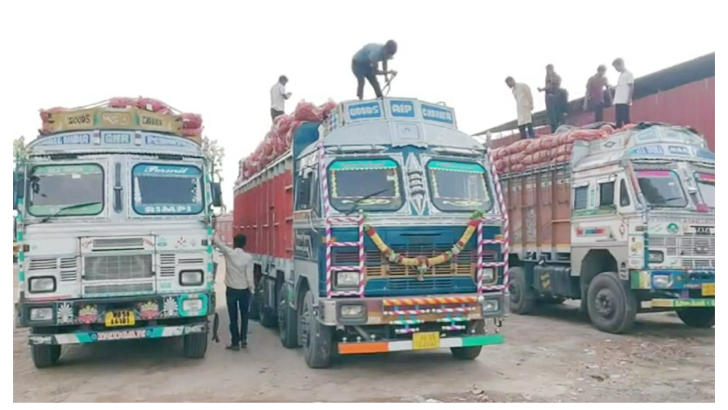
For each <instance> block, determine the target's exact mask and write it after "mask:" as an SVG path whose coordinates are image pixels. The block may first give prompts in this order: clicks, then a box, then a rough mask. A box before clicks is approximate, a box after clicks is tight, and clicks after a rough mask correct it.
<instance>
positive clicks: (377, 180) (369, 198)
mask: <svg viewBox="0 0 728 410" xmlns="http://www.w3.org/2000/svg"><path fill="white" fill-rule="evenodd" d="M328 172H329V195H330V197H331V206H332V207H333V208H334V209H336V210H337V211H339V212H344V213H352V212H355V211H357V210H363V211H396V210H398V209H400V208H401V207H402V205H404V199H403V195H402V183H401V173H400V168H399V165H398V164H397V163H396V162H395V161H393V160H391V159H357V160H336V161H334V162H333V163H332V164H331V165H330V166H329V171H328Z"/></svg>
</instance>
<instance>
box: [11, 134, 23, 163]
mask: <svg viewBox="0 0 728 410" xmlns="http://www.w3.org/2000/svg"><path fill="white" fill-rule="evenodd" d="M24 161H25V137H24V136H22V135H21V136H20V137H18V138H16V139H14V140H13V168H14V169H15V170H16V171H17V170H18V168H20V165H21V164H22V163H23V162H24Z"/></svg>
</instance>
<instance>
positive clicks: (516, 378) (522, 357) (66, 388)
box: [13, 298, 715, 402]
mask: <svg viewBox="0 0 728 410" xmlns="http://www.w3.org/2000/svg"><path fill="white" fill-rule="evenodd" d="M221 299H222V298H221ZM217 311H218V312H219V313H220V319H221V320H220V321H221V323H220V339H221V342H220V343H218V344H216V343H212V342H211V344H210V346H209V348H208V352H207V357H206V358H205V359H203V360H189V359H184V358H182V357H181V342H180V341H178V340H173V339H166V340H165V339H159V340H140V341H131V342H119V343H111V344H97V345H91V346H72V347H68V348H66V349H64V351H63V353H62V355H61V360H60V362H59V365H58V366H57V367H55V368H51V369H46V370H36V369H35V367H33V363H32V361H31V359H30V355H29V347H28V346H27V330H26V329H13V399H14V401H15V402H134V401H136V402H436V401H442V402H714V401H715V330H714V329H709V330H699V329H691V328H688V327H686V326H684V325H683V324H682V323H681V322H680V321H679V319H678V318H677V317H675V316H674V315H672V314H667V313H665V314H652V315H641V316H638V323H637V326H636V328H635V329H634V332H633V333H632V334H630V335H625V336H615V335H609V334H605V333H601V332H598V331H596V330H594V329H593V328H592V327H591V326H590V325H589V323H588V322H587V321H586V319H583V318H581V317H580V316H579V315H578V313H577V310H576V305H571V304H567V305H563V306H555V307H550V308H548V309H547V310H545V311H544V312H542V313H541V314H540V315H539V316H530V317H524V316H515V315H511V316H510V317H508V319H507V320H506V321H505V323H504V334H505V337H506V344H504V345H499V346H489V347H485V348H484V349H483V353H482V354H481V355H480V357H479V358H478V359H477V360H476V361H473V362H460V361H456V360H454V359H452V358H451V356H450V352H449V351H448V350H442V351H435V352H433V353H397V354H389V355H370V356H356V357H347V358H340V359H338V360H337V361H336V363H335V364H334V366H333V367H332V368H330V369H324V370H312V369H309V368H308V367H306V364H305V362H304V360H303V355H302V352H301V350H300V349H298V350H287V349H285V348H283V347H282V346H281V344H280V342H279V341H278V336H277V335H276V334H275V333H274V332H273V331H270V330H268V329H264V328H262V327H260V325H259V324H258V323H254V322H253V323H251V327H250V328H251V330H250V331H251V334H250V336H249V343H250V345H249V347H248V348H247V349H246V350H245V351H242V352H231V351H227V350H225V349H224V343H225V342H227V341H228V337H229V333H228V331H227V318H226V316H227V315H226V313H225V309H224V300H220V302H219V306H218V307H217Z"/></svg>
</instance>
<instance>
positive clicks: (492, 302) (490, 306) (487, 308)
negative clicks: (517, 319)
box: [481, 299, 500, 313]
mask: <svg viewBox="0 0 728 410" xmlns="http://www.w3.org/2000/svg"><path fill="white" fill-rule="evenodd" d="M481 306H482V309H483V313H492V312H497V311H498V307H499V306H500V304H499V303H498V299H485V300H484V301H483V302H482V304H481Z"/></svg>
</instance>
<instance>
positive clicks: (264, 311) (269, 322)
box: [260, 305, 278, 329]
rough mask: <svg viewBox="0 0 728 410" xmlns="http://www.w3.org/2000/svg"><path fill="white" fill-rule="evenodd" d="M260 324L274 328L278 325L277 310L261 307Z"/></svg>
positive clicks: (267, 327)
mask: <svg viewBox="0 0 728 410" xmlns="http://www.w3.org/2000/svg"><path fill="white" fill-rule="evenodd" d="M260 325H261V326H263V327H264V328H266V329H272V328H274V327H277V326H278V318H276V315H275V310H273V309H271V308H269V307H266V306H262V305H261V307H260Z"/></svg>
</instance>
